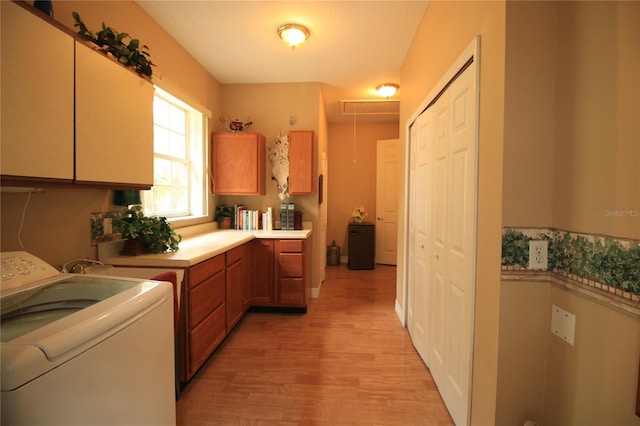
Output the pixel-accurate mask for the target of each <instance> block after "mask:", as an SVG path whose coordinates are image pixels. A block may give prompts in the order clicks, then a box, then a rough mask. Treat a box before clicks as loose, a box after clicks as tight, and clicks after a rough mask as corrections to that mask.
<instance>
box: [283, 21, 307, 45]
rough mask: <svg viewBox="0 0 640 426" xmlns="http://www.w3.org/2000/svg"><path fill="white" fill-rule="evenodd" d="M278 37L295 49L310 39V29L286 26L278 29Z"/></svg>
mask: <svg viewBox="0 0 640 426" xmlns="http://www.w3.org/2000/svg"><path fill="white" fill-rule="evenodd" d="M278 35H280V38H281V39H282V41H284V43H285V44H286V45H287V46H289V47H291V48H292V49H295V48H296V46H299V45H301V44H302V43H304V42H305V40H306V39H307V38H309V29H307V28H306V27H304V26H302V25H298V24H285V25H282V26H281V27H279V28H278Z"/></svg>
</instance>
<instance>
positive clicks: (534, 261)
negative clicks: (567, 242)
mask: <svg viewBox="0 0 640 426" xmlns="http://www.w3.org/2000/svg"><path fill="white" fill-rule="evenodd" d="M548 267H549V241H548V240H531V241H529V269H543V270H545V271H546V270H547V268H548Z"/></svg>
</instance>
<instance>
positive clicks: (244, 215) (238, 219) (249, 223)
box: [232, 204, 262, 231]
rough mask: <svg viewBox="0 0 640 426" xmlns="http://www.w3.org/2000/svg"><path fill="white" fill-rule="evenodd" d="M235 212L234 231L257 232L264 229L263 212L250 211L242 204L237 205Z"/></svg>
mask: <svg viewBox="0 0 640 426" xmlns="http://www.w3.org/2000/svg"><path fill="white" fill-rule="evenodd" d="M233 210H234V211H233V213H234V214H233V223H232V228H233V229H237V230H241V231H257V230H259V229H262V211H261V210H249V209H247V208H245V207H244V205H242V204H236V205H235V206H234V209H233Z"/></svg>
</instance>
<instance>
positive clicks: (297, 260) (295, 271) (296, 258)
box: [280, 253, 304, 278]
mask: <svg viewBox="0 0 640 426" xmlns="http://www.w3.org/2000/svg"><path fill="white" fill-rule="evenodd" d="M303 267H304V262H303V255H302V253H280V276H281V277H285V278H286V277H295V278H300V277H302V276H303V275H302V271H303Z"/></svg>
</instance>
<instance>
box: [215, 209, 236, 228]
mask: <svg viewBox="0 0 640 426" xmlns="http://www.w3.org/2000/svg"><path fill="white" fill-rule="evenodd" d="M231 216H233V210H232V208H231V207H229V206H225V205H224V204H220V205H219V206H218V207H216V211H215V215H214V219H215V221H216V222H218V228H220V229H231Z"/></svg>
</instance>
